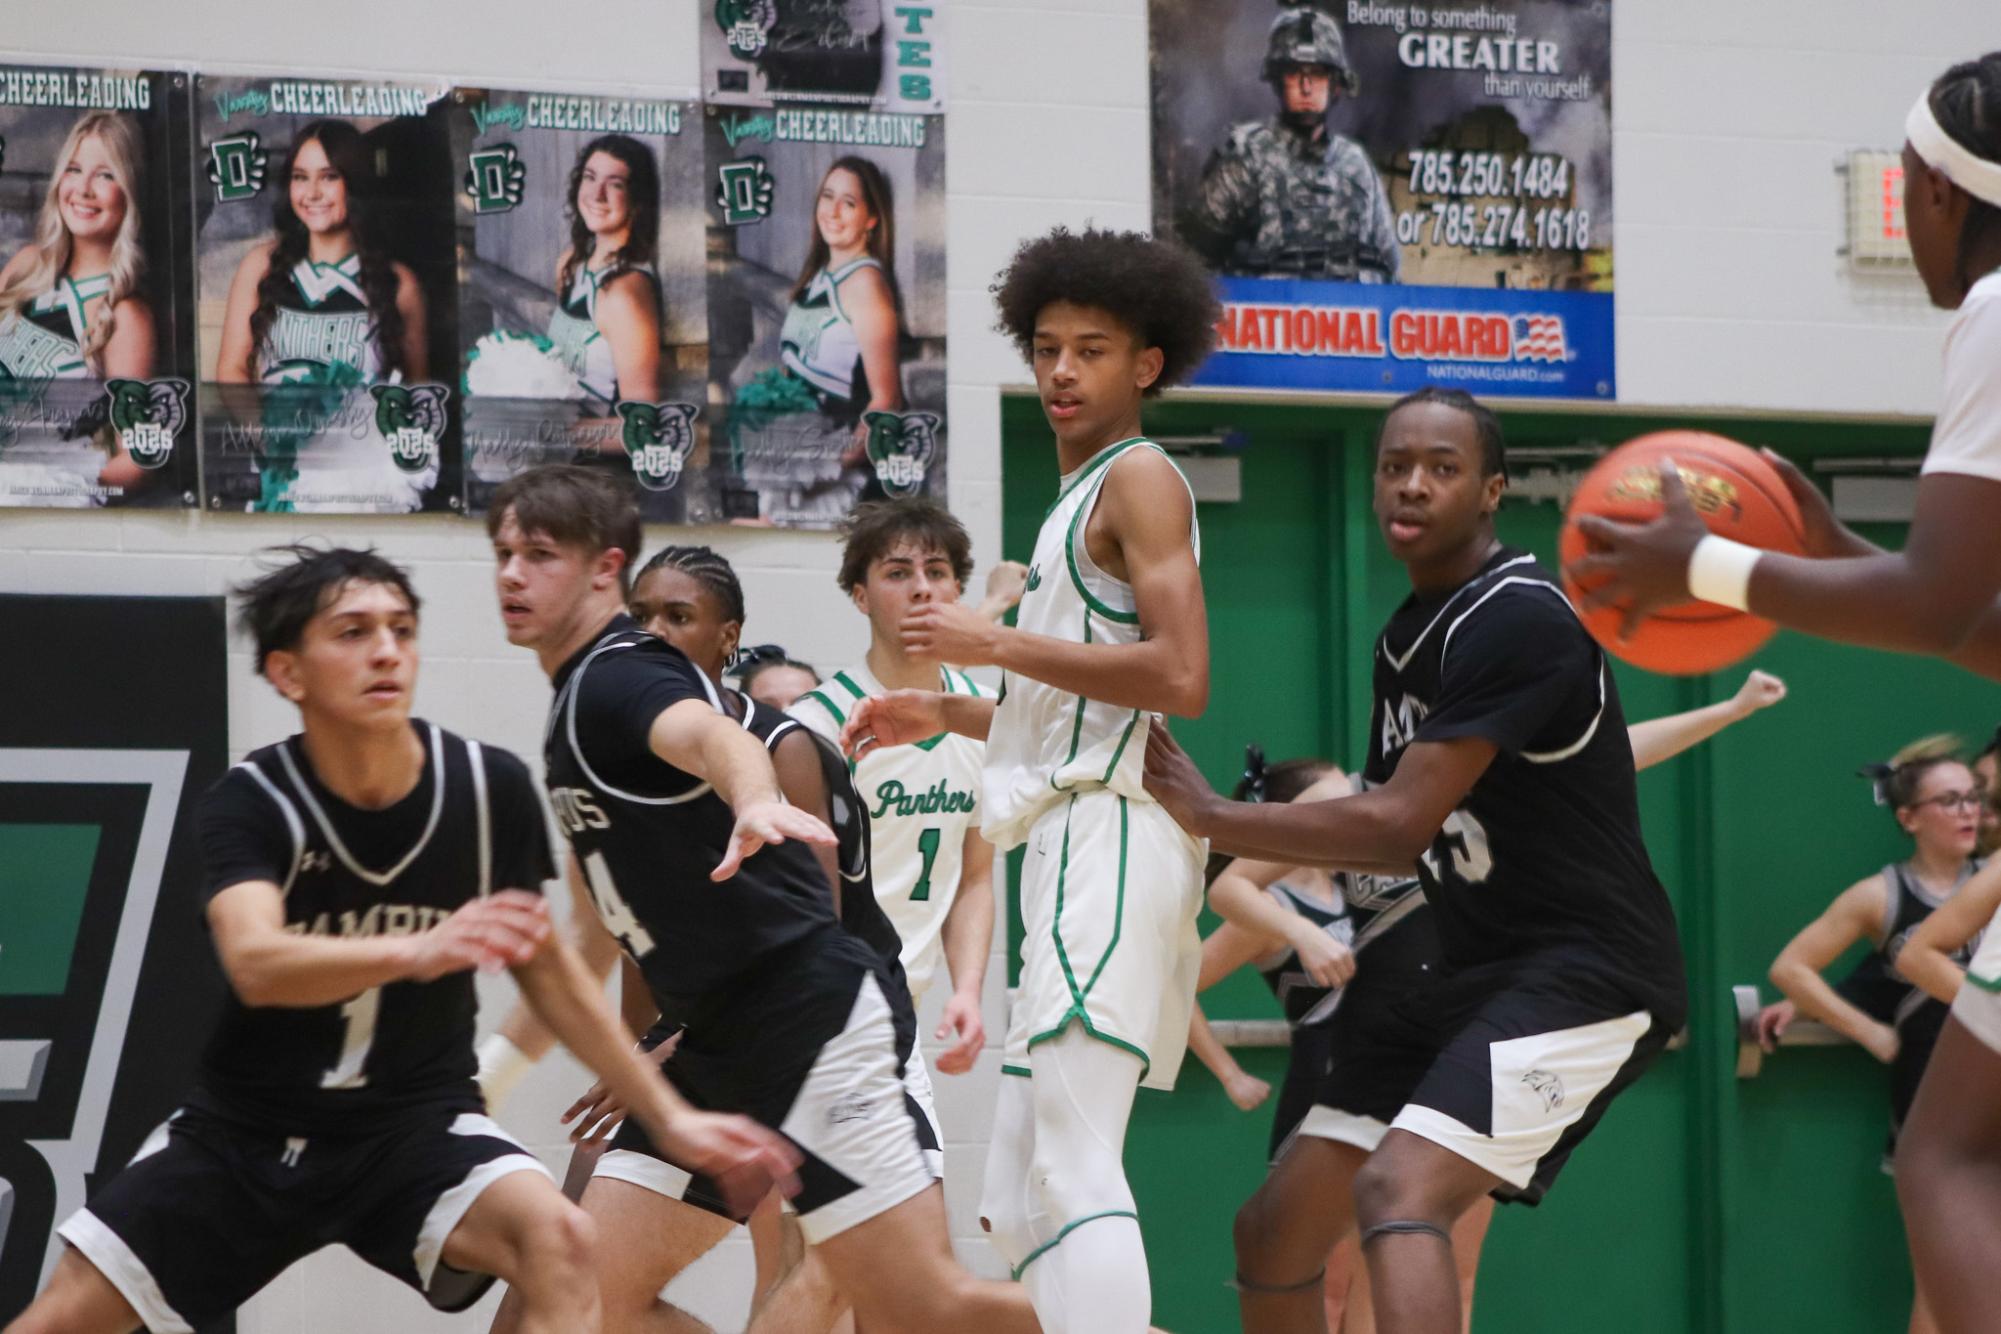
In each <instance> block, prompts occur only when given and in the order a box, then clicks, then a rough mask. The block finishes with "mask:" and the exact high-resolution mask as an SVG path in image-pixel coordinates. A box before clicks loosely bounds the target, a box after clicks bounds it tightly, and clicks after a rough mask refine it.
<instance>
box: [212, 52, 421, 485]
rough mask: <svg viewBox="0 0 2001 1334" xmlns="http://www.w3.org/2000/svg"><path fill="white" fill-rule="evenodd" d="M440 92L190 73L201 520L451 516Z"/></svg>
mask: <svg viewBox="0 0 2001 1334" xmlns="http://www.w3.org/2000/svg"><path fill="white" fill-rule="evenodd" d="M443 97H444V89H442V88H439V87H431V86H419V85H413V84H403V83H386V82H378V81H374V80H352V79H332V78H328V79H319V78H313V77H310V76H304V75H280V76H273V77H256V78H247V77H241V76H235V75H208V74H204V75H200V76H199V77H198V79H197V81H196V99H195V100H196V107H195V123H196V128H197V136H198V138H197V145H196V150H195V156H196V159H197V162H196V166H195V169H194V170H195V182H194V186H195V200H196V209H195V217H196V222H195V228H196V236H197V241H196V254H195V263H196V287H197V291H198V293H199V297H200V318H201V375H202V385H201V399H202V448H201V454H202V492H203V497H204V503H205V504H206V505H207V507H208V508H210V509H215V510H237V511H243V510H249V511H254V512H260V513H272V512H291V511H297V512H300V513H358V514H404V513H410V512H413V511H417V510H425V509H448V508H449V509H455V508H457V507H458V505H459V503H460V497H459V485H458V472H459V468H458V464H459V459H458V427H457V417H458V410H457V404H456V403H455V401H454V400H455V399H456V397H457V395H456V394H455V393H454V392H453V391H454V390H455V388H456V387H457V385H458V378H459V377H458V359H459V349H458V335H457V323H458V304H457V297H456V287H457V282H456V279H457V253H456V237H455V236H454V232H453V227H454V222H455V218H454V215H453V211H452V194H453V192H454V189H455V187H456V179H455V176H454V173H453V171H452V154H451V143H450V129H449V126H448V124H447V122H446V118H445V114H444V112H445V108H444V106H443V105H441V103H442V99H443Z"/></svg>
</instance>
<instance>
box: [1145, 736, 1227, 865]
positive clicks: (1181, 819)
mask: <svg viewBox="0 0 2001 1334" xmlns="http://www.w3.org/2000/svg"><path fill="white" fill-rule="evenodd" d="M1146 790H1147V791H1148V792H1150V793H1152V794H1153V799H1154V800H1155V801H1157V802H1159V803H1160V805H1161V808H1162V809H1163V810H1165V811H1166V812H1167V813H1168V814H1169V815H1171V816H1173V817H1174V822H1175V823H1176V824H1178V825H1180V826H1181V827H1182V828H1183V829H1185V830H1187V831H1188V832H1189V833H1191V834H1193V835H1195V836H1196V837H1197V838H1200V837H1202V832H1201V830H1200V829H1199V828H1198V826H1199V824H1200V823H1201V812H1202V810H1203V809H1204V808H1205V807H1207V806H1208V805H1210V804H1211V803H1213V802H1215V801H1216V793H1215V791H1214V789H1212V788H1211V787H1210V786H1209V780H1208V779H1206V778H1204V777H1203V776H1202V771H1201V770H1200V769H1197V768H1196V767H1195V761H1193V760H1191V759H1189V758H1188V752H1187V751H1185V750H1183V749H1182V748H1181V747H1180V745H1179V744H1178V743H1177V742H1176V741H1175V740H1174V738H1173V737H1172V736H1169V735H1168V732H1167V724H1165V723H1163V722H1161V721H1160V720H1158V719H1153V720H1151V721H1150V725H1149V726H1148V728H1147V734H1146Z"/></svg>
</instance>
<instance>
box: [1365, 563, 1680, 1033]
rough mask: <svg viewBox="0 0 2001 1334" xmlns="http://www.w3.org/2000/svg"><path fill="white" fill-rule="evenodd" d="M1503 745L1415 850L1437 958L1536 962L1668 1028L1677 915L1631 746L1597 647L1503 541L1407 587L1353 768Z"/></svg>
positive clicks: (1504, 971)
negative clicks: (1425, 591)
mask: <svg viewBox="0 0 2001 1334" xmlns="http://www.w3.org/2000/svg"><path fill="white" fill-rule="evenodd" d="M1466 736H1476V737H1480V738H1482V739H1484V740H1486V741H1489V742H1491V743H1492V744H1493V745H1494V746H1495V747H1496V748H1497V750H1498V753H1497V754H1496V755H1495V757H1494V760H1493V763H1492V764H1490V765H1489V766H1488V768H1487V770H1486V772H1485V773H1483V774H1482V775H1481V776H1480V778H1479V781H1478V782H1476V783H1475V784H1474V785H1473V789H1472V791H1470V792H1469V793H1467V795H1466V798H1465V799H1464V801H1463V802H1462V803H1461V804H1460V806H1459V809H1458V810H1456V811H1454V812H1453V813H1452V815H1451V816H1450V817H1449V818H1448V819H1447V820H1446V822H1445V825H1444V827H1443V828H1442V829H1440V830H1439V832H1438V834H1437V836H1436V837H1435V838H1434V839H1433V840H1432V843H1431V846H1430V848H1429V849H1428V850H1427V851H1426V852H1425V854H1424V855H1423V857H1422V858H1421V859H1420V862H1419V866H1418V874H1419V877H1420V879H1421V880H1422V881H1423V884H1424V892H1425V896H1426V898H1427V899H1428V900H1430V902H1431V903H1432V904H1433V906H1434V907H1435V908H1436V910H1437V919H1438V933H1439V939H1440V942H1441V946H1442V948H1443V950H1444V955H1445V961H1446V963H1447V965H1448V966H1449V967H1450V968H1451V969H1453V970H1454V971H1460V972H1463V971H1466V970H1471V969H1481V970H1483V971H1491V972H1493V973H1494V974H1495V975H1496V977H1497V984H1500V985H1505V980H1504V979H1506V978H1507V977H1510V976H1518V975H1520V974H1521V973H1522V972H1524V971H1525V970H1526V971H1533V972H1535V973H1538V974H1545V975H1549V976H1556V977H1566V978H1569V977H1575V978H1578V979H1580V980H1579V982H1578V985H1579V986H1580V987H1583V986H1590V987H1591V988H1592V989H1593V990H1594V991H1597V992H1602V993H1605V994H1607V995H1608V996H1614V997H1617V998H1619V999H1621V1000H1623V1001H1630V1002H1632V1003H1634V1004H1635V1007H1636V1008H1645V1009H1647V1010H1650V1011H1652V1012H1653V1013H1654V1014H1655V1015H1656V1016H1657V1017H1659V1018H1660V1019H1662V1020H1663V1021H1665V1022H1666V1023H1668V1024H1670V1025H1674V1026H1678V1025H1679V1024H1680V1023H1681V1022H1682V1019H1683V1016H1684V1014H1685V1011H1686V1008H1687V996H1686V990H1687V989H1686V984H1685V983H1684V981H1683V977H1682V964H1681V947H1680V943H1679V941H1678V940H1677V938H1676V934H1675V923H1674V913H1673V910H1672V909H1671V908H1670V907H1669V905H1668V900H1667V894H1666V891H1665V890H1663V889H1662V887H1661V884H1660V881H1659V880H1658V879H1657V878H1656V877H1655V875H1654V871H1653V865H1652V863H1651V862H1650V861H1649V860H1648V857H1647V850H1646V845H1645V843H1644V842H1642V840H1641V837H1640V818H1639V797H1638V792H1637V786H1636V783H1635V779H1634V772H1633V752H1632V746H1631V744H1630V742H1629V741H1628V739H1627V736H1626V720H1625V716H1624V714H1623V712H1622V711H1621V709H1620V707H1619V694H1618V689H1617V687H1616V685H1615V684H1614V682H1613V680H1612V673H1611V671H1610V669H1609V667H1608V666H1607V664H1606V661H1605V657H1604V654H1603V653H1602V652H1601V651H1600V649H1599V648H1598V646H1597V644H1595V643H1594V642H1593V641H1592V640H1591V638H1590V636H1589V635H1588V634H1586V633H1585V630H1584V626H1583V624H1582V623H1581V622H1580V621H1579V620H1578V619H1577V616H1576V614H1575V613H1574V612H1573V611H1572V610H1571V607H1570V603H1569V601H1568V600H1567V599H1566V598H1565V597H1564V595H1563V592H1562V590H1561V589H1560V588H1558V587H1557V585H1556V584H1555V582H1554V581H1553V580H1551V578H1550V576H1549V575H1548V573H1547V572H1545V571H1544V570H1543V569H1542V568H1541V567H1540V566H1539V565H1537V564H1536V561H1535V558H1534V557H1532V556H1529V555H1527V554H1525V553H1523V552H1520V551H1516V550H1512V549H1508V548H1502V549H1500V550H1499V551H1497V552H1496V554H1495V555H1494V556H1493V557H1492V559H1490V560H1489V561H1488V562H1487V563H1486V565H1485V566H1484V567H1482V569H1481V570H1480V572H1479V573H1478V574H1476V575H1475V576H1474V577H1473V578H1472V579H1470V580H1468V581H1467V582H1466V583H1464V584H1462V585H1460V586H1459V587H1458V588H1456V589H1454V590H1452V591H1451V592H1450V593H1448V594H1445V595H1443V596H1434V597H1429V598H1420V597H1418V596H1416V595H1412V596H1411V597H1410V598H1408V599H1406V600H1405V602H1404V604H1403V605H1402V606H1401V607H1399V608H1398V609H1397V611H1396V613H1395V615H1393V616H1392V617H1391V618H1390V621H1389V624H1388V625H1387V626H1386V627H1385V628H1384V630H1383V633H1382V637H1381V638H1380V639H1378V640H1377V642H1376V655H1375V705H1374V709H1373V711H1372V713H1371V718H1370V737H1369V760H1368V764H1367V766H1366V767H1365V769H1364V774H1365V776H1366V777H1367V778H1368V780H1369V781H1370V782H1372V783H1383V782H1387V781H1388V780H1389V777H1390V775H1391V774H1392V773H1393V772H1395V769H1396V765H1397V761H1398V759H1399V758H1400V757H1401V756H1402V754H1403V752H1404V749H1405V748H1406V747H1407V746H1409V745H1410V744H1412V743H1413V742H1420V741H1427V742H1429V741H1448V740H1452V739H1454V738H1457V737H1466Z"/></svg>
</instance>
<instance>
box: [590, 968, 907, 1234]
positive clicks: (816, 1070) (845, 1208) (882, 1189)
mask: <svg viewBox="0 0 2001 1334" xmlns="http://www.w3.org/2000/svg"><path fill="white" fill-rule="evenodd" d="M829 939H831V940H832V941H833V942H834V943H832V944H829V943H828V941H829ZM763 972H764V980H763V981H762V982H760V983H757V984H754V985H748V986H745V987H744V988H743V989H742V991H741V993H740V995H739V996H738V997H737V999H736V1001H735V1003H734V1004H732V1005H729V1006H727V1007H724V1013H725V1014H726V1015H727V1018H725V1019H723V1020H720V1021H718V1022H716V1023H713V1024H711V1025H709V1026H708V1027H707V1028H706V1029H694V1028H691V1029H688V1030H686V1031H684V1032H683V1033H682V1035H681V1045H680V1046H679V1048H677V1049H676V1050H675V1052H674V1054H673V1055H672V1056H670V1057H669V1058H668V1059H667V1062H666V1064H665V1065H664V1066H662V1067H661V1069H662V1070H663V1072H664V1073H665V1074H666V1076H667V1078H668V1081H669V1082H670V1083H672V1084H673V1085H674V1087H675V1089H676V1090H677V1091H678V1092H679V1093H680V1094H681V1096H682V1097H684V1098H686V1099H687V1100H688V1101H689V1102H690V1103H691V1104H693V1105H694V1106H696V1107H700V1108H703V1109H704V1110H708V1111H721V1112H740V1113H743V1114H744V1115H747V1116H749V1117H751V1118H752V1119H753V1120H755V1121H757V1122H759V1123H760V1124H762V1125H765V1126H768V1127H769V1128H771V1129H773V1130H776V1131H778V1132H779V1133H780V1134H782V1135H784V1136H785V1137H786V1138H787V1139H789V1140H791V1141H792V1142H793V1144H794V1145H795V1146H796V1147H797V1148H798V1149H799V1151H800V1155H801V1158H802V1162H801V1164H800V1167H799V1193H798V1195H797V1196H795V1197H794V1198H793V1199H792V1201H791V1207H792V1208H793V1209H794V1210H795V1211H796V1212H797V1213H798V1215H799V1222H800V1228H801V1230H802V1232H804V1234H805V1236H806V1239H807V1240H808V1241H809V1242H819V1241H824V1240H825V1239H826V1238H828V1237H831V1236H834V1235H837V1234H838V1233H840V1232H842V1231H844V1230H846V1229H847V1228H850V1227H853V1226H855V1225H856V1224H859V1223H863V1222H866V1221H867V1220H868V1219H870V1218H873V1217H875V1216H876V1215H877V1214H880V1213H882V1212H884V1211H886V1210H888V1209H891V1208H894V1207H895V1206H896V1205H898V1204H901V1203H902V1202H903V1201H904V1200H907V1199H909V1198H910V1197H912V1196H914V1195H916V1194H918V1193H919V1192H920V1191H922V1190H923V1189H924V1188H925V1187H927V1186H929V1185H930V1184H931V1183H932V1181H933V1180H935V1178H934V1177H933V1176H932V1174H931V1171H930V1168H929V1166H928V1164H927V1163H926V1161H925V1158H924V1153H923V1150H924V1149H925V1148H927V1147H934V1146H935V1136H933V1134H932V1132H931V1126H930V1122H929V1120H928V1118H926V1117H925V1116H924V1115H923V1114H922V1112H921V1110H920V1109H918V1108H917V1106H916V1104H915V1103H914V1102H913V1101H912V1100H911V1098H910V1095H909V1094H908V1092H907V1091H906V1090H905V1088H904V1084H903V1065H904V1062H905V1061H907V1060H910V1059H913V1056H912V1050H911V1049H912V1045H913V1043H914V1041H915V1038H916V1020H915V1018H914V1016H913V1015H912V1013H911V1009H910V1000H909V993H908V992H907V991H906V990H904V989H903V985H902V981H901V979H900V978H897V977H893V976H889V975H887V974H886V973H885V972H884V970H882V969H881V968H880V966H879V961H878V960H876V959H875V957H874V956H873V954H871V953H870V952H869V950H868V948H867V947H866V946H864V945H862V944H861V943H860V942H859V941H857V940H855V939H854V938H853V937H851V936H846V935H839V936H833V937H830V938H815V939H810V940H807V941H805V942H802V944H800V945H798V946H794V947H792V948H791V949H788V950H785V951H781V953H780V955H779V956H778V957H777V958H775V959H774V960H772V963H771V967H770V968H769V969H766V970H763ZM649 1036H651V1035H649ZM592 1176H593V1177H594V1178H599V1177H602V1178H609V1179H611V1180H614V1181H624V1182H628V1183H630V1184H632V1185H636V1186H641V1187H643V1188H645V1189H647V1190H650V1191H653V1192H654V1193H655V1194H659V1195H665V1196H667V1197H668V1198H669V1199H675V1200H681V1201H683V1202H684V1203H687V1204H692V1205H694V1206H696V1207H697V1208H700V1209H705V1210H707V1211H709V1212H710V1213H714V1214H720V1215H721V1216H723V1217H725V1218H729V1219H732V1220H735V1221H739V1222H740V1221H742V1218H743V1215H742V1214H740V1213H738V1212H736V1211H734V1210H732V1209H730V1208H729V1206H728V1205H727V1204H726V1203H724V1201H723V1198H722V1192H721V1191H720V1190H719V1189H717V1188H716V1186H715V1184H714V1183H713V1182H711V1181H710V1180H708V1179H707V1178H706V1177H703V1176H701V1175H699V1174H694V1173H690V1172H689V1171H687V1170H686V1169H684V1168H683V1167H681V1166H680V1165H678V1164H676V1163H675V1162H673V1161H672V1160H671V1159H670V1158H668V1157H667V1156H666V1155H665V1154H663V1153H661V1151H660V1150H659V1149H658V1148H657V1147H655V1145H654V1144H653V1142H652V1140H651V1139H650V1138H649V1137H648V1136H647V1134H646V1132H645V1131H644V1130H643V1129H642V1128H641V1127H640V1125H639V1123H638V1122H637V1121H635V1120H633V1119H632V1118H630V1117H628V1118H627V1119H626V1121H625V1123H624V1124H623V1125H621V1126H620V1127H619V1128H618V1132H617V1133H616V1134H615V1135H614V1136H613V1137H612V1142H611V1146H610V1147H609V1148H607V1149H606V1150H605V1152H604V1155H603V1156H602V1157H601V1158H599V1159H598V1162H597V1166H596V1167H595V1168H594V1169H593V1170H592Z"/></svg>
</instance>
